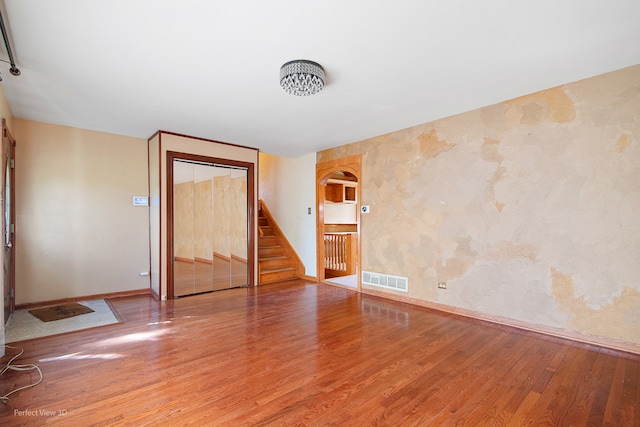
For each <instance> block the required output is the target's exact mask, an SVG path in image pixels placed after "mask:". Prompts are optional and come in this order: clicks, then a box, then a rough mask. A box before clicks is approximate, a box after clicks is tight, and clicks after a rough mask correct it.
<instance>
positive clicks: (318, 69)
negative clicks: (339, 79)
mask: <svg viewBox="0 0 640 427" xmlns="http://www.w3.org/2000/svg"><path fill="white" fill-rule="evenodd" d="M280 86H282V89H284V90H285V92H287V93H290V94H291V95H297V96H309V95H313V94H314V93H318V92H320V91H321V90H322V88H323V87H324V69H323V68H322V66H321V65H320V64H318V63H316V62H313V61H307V60H306V59H296V60H295V61H289V62H287V63H286V64H284V65H283V66H282V67H280Z"/></svg>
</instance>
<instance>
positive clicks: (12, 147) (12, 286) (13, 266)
mask: <svg viewBox="0 0 640 427" xmlns="http://www.w3.org/2000/svg"><path fill="white" fill-rule="evenodd" d="M5 138H6V139H7V140H8V143H9V152H10V159H9V161H10V162H11V161H13V162H14V165H15V158H16V151H15V147H16V141H15V139H13V136H11V132H9V128H8V127H7V121H6V119H4V118H3V119H2V166H3V168H2V196H3V197H2V204H3V208H2V213H3V214H4V203H5V197H6V194H4V190H5V186H6V182H5V178H6V175H5V171H4V159H5V157H6V153H5V144H4V139H5ZM8 167H9V168H10V172H9V173H10V174H11V188H10V189H9V191H10V193H11V200H10V204H11V205H10V206H9V209H11V214H10V217H11V221H12V223H11V224H9V227H10V228H9V242H10V245H11V246H10V248H9V249H11V259H10V260H9V270H10V274H11V281H10V283H9V290H10V293H11V295H12V298H11V303H10V304H9V315H11V313H13V312H14V311H15V308H16V252H15V247H16V235H15V224H16V202H15V200H16V179H15V177H16V175H15V174H16V172H15V167H12V166H11V165H10V164H9V165H8ZM4 221H5V217H4V215H3V218H2V225H3V237H2V240H3V243H2V246H3V247H4V250H3V252H2V265H3V269H4V263H5V259H4V257H5V255H6V252H7V247H6V246H5V243H4V241H5V238H6V237H5V236H4V227H5V224H4ZM3 274H4V273H3ZM4 286H5V283H4V277H3V281H2V293H3V295H4ZM6 317H7V314H6V313H5V318H6ZM2 321H3V325H4V319H3V320H2Z"/></svg>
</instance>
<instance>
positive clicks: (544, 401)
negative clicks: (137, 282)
mask: <svg viewBox="0 0 640 427" xmlns="http://www.w3.org/2000/svg"><path fill="white" fill-rule="evenodd" d="M111 302H112V304H113V305H114V306H115V308H116V309H117V310H118V313H119V315H120V316H121V317H122V318H123V319H124V323H121V324H117V325H112V326H105V327H100V328H96V329H92V330H87V331H79V332H74V333H69V334H65V335H59V336H55V337H46V338H40V339H34V340H30V341H23V342H21V343H16V345H17V346H19V347H22V348H24V349H25V354H24V355H23V356H22V357H21V358H20V359H19V360H18V361H16V363H38V364H39V365H40V367H41V369H42V371H43V373H44V381H43V382H42V383H41V384H40V385H38V386H36V387H34V388H31V389H27V390H22V391H20V392H18V393H16V394H14V395H12V396H11V397H10V400H9V402H8V403H7V404H6V405H1V404H0V425H3V426H41V425H52V426H114V425H115V426H120V425H123V426H124V425H134V426H145V425H152V426H163V425H167V426H227V425H228V426H272V425H273V426H294V425H300V426H325V425H337V426H374V425H378V426H440V425H455V426H484V425H487V426H488V425H492V426H541V425H546V426H583V425H584V426H586V425H589V426H640V356H638V355H633V354H628V353H624V352H619V351H613V350H608V349H604V348H600V347H596V346H591V345H583V344H577V343H574V342H571V341H566V340H562V339H557V338H552V337H546V336H543V335H538V334H535V333H532V332H525V331H520V330H517V329H512V328H508V327H501V326H496V325H492V324H490V323H485V322H481V321H475V320H471V319H467V318H462V317H457V316H455V315H452V314H446V313H440V312H436V311H432V310H429V309H426V308H422V307H415V306H411V305H408V304H402V303H398V302H394V301H389V300H385V299H380V298H376V297H371V296H367V295H360V294H357V293H356V292H354V291H351V290H348V289H344V288H339V287H333V286H330V285H325V284H318V283H312V282H305V281H302V280H296V281H289V282H282V283H276V284H271V285H265V286H262V287H259V288H253V289H246V288H241V289H231V290H225V291H221V292H214V293H209V294H203V295H196V296H191V297H186V298H181V299H178V300H173V301H168V302H164V303H158V302H156V301H154V300H153V299H151V298H149V297H128V298H119V299H113V300H112V301H111ZM11 354H13V351H11V350H9V351H8V354H7V356H5V357H4V358H3V359H2V361H3V362H5V363H6V361H7V360H8V356H9V355H11ZM35 379H37V376H36V374H32V373H26V372H13V371H9V372H7V373H5V374H4V375H3V376H2V377H0V393H1V394H4V393H6V392H7V391H8V390H10V389H12V388H14V387H16V386H21V385H24V384H26V383H28V382H29V381H33V380H35ZM21 411H22V412H21ZM40 411H49V413H50V414H52V415H42V414H41V413H40Z"/></svg>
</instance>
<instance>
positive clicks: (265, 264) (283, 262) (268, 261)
mask: <svg viewBox="0 0 640 427" xmlns="http://www.w3.org/2000/svg"><path fill="white" fill-rule="evenodd" d="M258 262H259V263H260V271H268V270H273V269H276V268H282V267H291V268H295V262H294V261H293V260H291V259H290V258H289V257H287V256H285V255H277V256H271V257H261V258H259V260H258Z"/></svg>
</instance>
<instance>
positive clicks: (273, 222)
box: [258, 199, 324, 277]
mask: <svg viewBox="0 0 640 427" xmlns="http://www.w3.org/2000/svg"><path fill="white" fill-rule="evenodd" d="M258 205H260V210H261V211H262V215H263V216H264V217H265V218H267V220H268V221H269V225H270V226H271V227H272V228H273V232H274V235H275V236H276V237H277V238H278V240H279V241H280V244H281V245H282V247H283V248H284V250H285V251H286V252H287V254H288V256H289V257H290V258H293V259H295V260H296V263H297V265H298V272H297V275H298V277H303V276H304V275H305V267H304V264H303V263H302V260H301V259H300V257H299V256H298V254H297V253H296V250H295V249H293V246H291V243H289V240H287V236H285V234H284V233H283V232H282V230H281V229H280V227H279V226H278V223H277V222H276V220H274V219H273V215H271V212H270V211H269V208H267V205H266V204H265V203H264V200H262V199H261V200H258ZM323 244H324V242H323Z"/></svg>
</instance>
